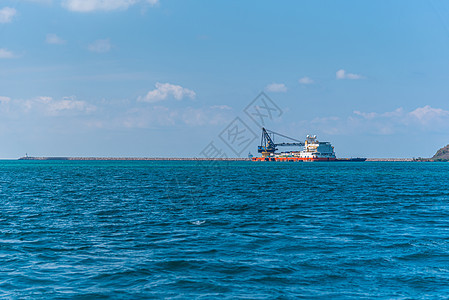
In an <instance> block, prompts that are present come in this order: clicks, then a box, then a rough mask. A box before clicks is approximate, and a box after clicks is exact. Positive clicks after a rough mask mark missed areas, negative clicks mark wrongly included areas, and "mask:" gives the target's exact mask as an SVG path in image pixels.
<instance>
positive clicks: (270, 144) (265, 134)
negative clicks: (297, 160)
mask: <svg viewBox="0 0 449 300" xmlns="http://www.w3.org/2000/svg"><path fill="white" fill-rule="evenodd" d="M270 133H271V134H272V135H273V137H271V136H270ZM275 134H276V135H279V136H282V137H284V138H287V139H290V140H293V141H295V142H296V143H285V142H284V143H277V144H276V143H275V142H274V135H275ZM278 146H280V147H285V146H299V147H302V146H304V143H303V142H300V141H298V140H296V139H293V138H291V137H288V136H285V135H283V134H280V133H276V132H274V131H271V130H268V129H265V128H263V127H262V138H261V141H260V146H259V147H258V149H257V151H258V152H259V153H262V156H268V155H270V154H272V153H274V152H275V151H276V150H278V149H277V148H276V147H278Z"/></svg>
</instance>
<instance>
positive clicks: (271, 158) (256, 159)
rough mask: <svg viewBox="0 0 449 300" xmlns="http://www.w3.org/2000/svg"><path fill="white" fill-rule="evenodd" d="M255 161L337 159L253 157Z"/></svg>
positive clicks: (317, 159)
mask: <svg viewBox="0 0 449 300" xmlns="http://www.w3.org/2000/svg"><path fill="white" fill-rule="evenodd" d="M252 160H253V161H300V162H302V161H334V160H337V159H336V158H328V157H323V158H307V157H253V158H252Z"/></svg>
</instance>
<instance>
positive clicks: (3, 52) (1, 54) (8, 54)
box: [0, 48, 16, 58]
mask: <svg viewBox="0 0 449 300" xmlns="http://www.w3.org/2000/svg"><path fill="white" fill-rule="evenodd" d="M14 57H16V55H15V54H14V53H13V52H12V51H9V50H7V49H5V48H1V49H0V58H14Z"/></svg>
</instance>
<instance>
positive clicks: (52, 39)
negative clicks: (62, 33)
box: [45, 33, 66, 45]
mask: <svg viewBox="0 0 449 300" xmlns="http://www.w3.org/2000/svg"><path fill="white" fill-rule="evenodd" d="M45 41H46V42H47V44H54V45H62V44H65V43H66V41H64V40H63V39H61V38H60V37H59V36H57V35H56V34H54V33H49V34H47V37H46V39H45Z"/></svg>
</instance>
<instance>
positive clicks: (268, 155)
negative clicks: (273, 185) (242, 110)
mask: <svg viewBox="0 0 449 300" xmlns="http://www.w3.org/2000/svg"><path fill="white" fill-rule="evenodd" d="M275 135H279V136H281V137H284V138H287V139H289V140H292V142H282V143H275V142H274V136H275ZM279 146H289V147H303V149H302V150H300V151H285V152H280V153H277V152H276V151H277V150H278V148H277V147H279ZM258 152H259V153H261V154H262V156H261V157H252V158H251V159H252V161H291V162H295V161H296V162H314V161H350V162H361V161H365V160H366V158H361V157H357V158H341V159H338V158H337V157H336V155H335V151H334V147H333V146H332V144H331V143H330V142H320V141H318V139H317V136H316V135H307V136H306V139H305V141H304V142H301V141H299V140H296V139H293V138H290V137H287V136H285V135H282V134H279V133H276V132H274V131H271V130H268V129H265V128H262V139H261V145H260V146H259V147H258Z"/></svg>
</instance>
